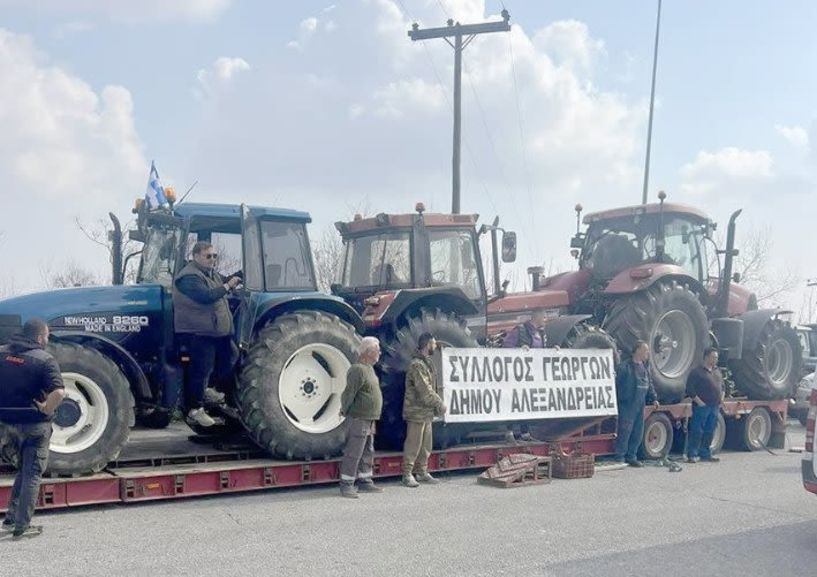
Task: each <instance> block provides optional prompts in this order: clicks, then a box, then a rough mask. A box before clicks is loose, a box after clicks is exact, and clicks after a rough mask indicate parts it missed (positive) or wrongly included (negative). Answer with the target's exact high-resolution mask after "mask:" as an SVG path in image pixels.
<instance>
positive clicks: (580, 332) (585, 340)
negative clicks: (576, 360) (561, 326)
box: [559, 323, 620, 366]
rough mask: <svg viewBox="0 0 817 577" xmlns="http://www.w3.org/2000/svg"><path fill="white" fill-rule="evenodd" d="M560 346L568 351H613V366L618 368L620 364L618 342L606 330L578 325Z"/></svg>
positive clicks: (584, 324) (583, 324) (582, 324)
mask: <svg viewBox="0 0 817 577" xmlns="http://www.w3.org/2000/svg"><path fill="white" fill-rule="evenodd" d="M559 346H560V347H562V348H566V349H612V350H613V364H614V365H616V366H617V365H618V363H619V356H620V355H619V350H618V344H617V343H616V340H615V339H614V338H613V337H612V336H611V335H610V334H608V333H607V331H605V330H604V329H601V328H599V327H596V326H593V325H588V324H586V323H577V324H576V325H575V326H574V327H573V328H572V329H570V332H569V333H567V337H566V338H565V340H564V341H563V342H562V343H560V344H559Z"/></svg>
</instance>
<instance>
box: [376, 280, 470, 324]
mask: <svg viewBox="0 0 817 577" xmlns="http://www.w3.org/2000/svg"><path fill="white" fill-rule="evenodd" d="M424 308H425V309H429V310H434V309H438V310H440V311H441V312H445V313H454V314H456V315H457V316H459V317H462V318H465V317H473V316H475V315H478V314H479V312H480V311H479V309H478V308H477V307H476V306H475V305H474V303H473V302H472V301H471V300H470V299H469V298H468V297H467V296H466V294H465V292H463V290H462V289H461V288H459V287H453V286H452V287H431V288H422V289H404V290H400V291H397V292H396V293H395V295H394V300H392V301H391V302H390V303H388V305H387V308H386V309H385V310H384V311H383V312H382V316H381V319H382V321H381V323H382V324H392V325H394V326H396V325H397V322H398V320H400V319H402V318H403V317H405V316H406V314H407V313H411V312H414V311H419V310H420V309H424ZM474 322H475V323H477V324H480V323H481V324H482V325H484V324H485V318H484V316H483V317H482V318H481V319H474ZM469 324H470V323H469Z"/></svg>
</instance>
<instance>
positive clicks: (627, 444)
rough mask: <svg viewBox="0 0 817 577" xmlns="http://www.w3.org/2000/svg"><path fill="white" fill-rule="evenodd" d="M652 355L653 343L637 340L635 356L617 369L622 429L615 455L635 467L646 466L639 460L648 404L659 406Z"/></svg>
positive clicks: (619, 414) (619, 418) (619, 428)
mask: <svg viewBox="0 0 817 577" xmlns="http://www.w3.org/2000/svg"><path fill="white" fill-rule="evenodd" d="M649 359H650V347H649V345H648V344H647V343H645V342H644V341H636V343H635V346H634V347H633V350H632V355H631V357H630V358H629V359H628V360H626V361H624V362H623V363H622V364H621V366H620V367H619V368H618V372H617V373H616V396H617V398H618V431H617V435H616V456H615V458H616V461H618V462H620V463H625V462H626V463H627V464H628V465H630V466H631V467H643V466H644V464H643V463H642V462H641V461H639V460H638V449H639V448H640V447H641V441H642V437H643V436H644V406H645V405H646V404H647V403H652V404H653V405H655V406H656V407H657V406H658V397H657V396H656V394H655V389H654V388H653V385H652V378H651V377H650V367H649Z"/></svg>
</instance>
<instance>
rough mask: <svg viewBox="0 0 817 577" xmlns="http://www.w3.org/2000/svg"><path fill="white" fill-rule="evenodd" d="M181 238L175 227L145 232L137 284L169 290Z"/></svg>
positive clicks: (178, 230)
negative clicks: (152, 285)
mask: <svg viewBox="0 0 817 577" xmlns="http://www.w3.org/2000/svg"><path fill="white" fill-rule="evenodd" d="M180 238H181V230H180V229H178V228H176V227H152V228H150V229H149V230H148V232H147V238H146V239H145V246H144V247H143V249H142V260H141V264H140V266H139V274H138V276H137V282H139V283H158V284H160V285H162V286H164V287H168V288H170V287H171V286H172V285H173V271H174V267H175V265H176V254H177V248H178V246H179V240H180Z"/></svg>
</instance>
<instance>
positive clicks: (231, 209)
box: [173, 202, 312, 222]
mask: <svg viewBox="0 0 817 577" xmlns="http://www.w3.org/2000/svg"><path fill="white" fill-rule="evenodd" d="M247 208H249V209H250V211H251V213H252V215H253V216H254V217H256V218H264V217H267V218H281V219H287V220H297V221H302V222H311V221H312V218H311V217H310V216H309V213H308V212H301V211H300V210H291V209H288V208H270V207H261V206H248V207H247ZM173 214H174V215H176V216H177V217H179V218H184V219H190V218H193V217H205V218H230V219H240V218H241V205H240V204H217V203H209V202H183V203H182V204H179V205H178V206H176V207H174V209H173Z"/></svg>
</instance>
